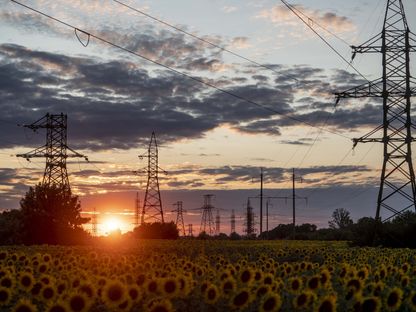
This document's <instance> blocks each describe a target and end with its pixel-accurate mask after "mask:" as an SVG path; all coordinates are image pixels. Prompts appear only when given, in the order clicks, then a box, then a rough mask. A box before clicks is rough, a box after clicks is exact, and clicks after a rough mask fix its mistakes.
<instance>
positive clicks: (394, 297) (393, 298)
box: [385, 287, 403, 311]
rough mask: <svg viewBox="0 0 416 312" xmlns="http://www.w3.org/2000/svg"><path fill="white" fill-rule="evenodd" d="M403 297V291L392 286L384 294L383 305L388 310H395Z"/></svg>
mask: <svg viewBox="0 0 416 312" xmlns="http://www.w3.org/2000/svg"><path fill="white" fill-rule="evenodd" d="M402 299H403V291H402V290H401V289H400V288H398V287H394V288H392V289H390V291H389V292H388V293H387V295H386V296H385V307H386V309H387V310H388V311H397V310H398V309H399V308H400V306H401V304H402Z"/></svg>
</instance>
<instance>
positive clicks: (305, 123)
mask: <svg viewBox="0 0 416 312" xmlns="http://www.w3.org/2000/svg"><path fill="white" fill-rule="evenodd" d="M10 1H11V2H13V3H16V4H18V5H20V6H22V7H24V8H26V9H28V10H31V11H32V12H35V13H37V14H40V15H42V16H44V17H47V18H49V19H51V20H54V21H55V22H58V23H60V24H62V25H64V26H67V27H69V28H72V29H74V30H78V31H79V32H82V33H84V34H85V35H87V36H89V37H91V38H95V39H97V40H98V41H101V42H103V43H106V44H108V45H110V46H112V47H114V48H117V49H120V50H122V51H124V52H127V53H130V54H132V55H135V56H137V57H140V58H142V59H144V60H146V61H148V62H150V63H153V64H155V65H158V66H160V67H163V68H165V69H167V70H169V71H172V72H174V73H176V74H178V75H181V76H184V77H187V78H189V79H191V80H194V81H196V82H199V83H201V84H204V85H206V86H208V87H210V88H212V89H215V90H217V91H220V92H222V93H224V94H228V95H229V96H232V97H234V98H236V99H239V100H241V101H244V102H247V103H249V104H252V105H255V106H257V107H261V108H263V109H264V110H267V111H269V112H272V113H274V114H277V115H279V116H282V117H284V118H287V119H290V120H292V121H294V122H297V123H302V124H304V125H307V126H309V127H312V128H316V129H320V130H322V131H325V132H328V133H331V134H334V135H337V136H339V137H343V138H345V139H348V140H350V138H349V137H348V136H346V135H344V134H342V133H340V132H337V131H332V130H329V129H324V128H322V127H318V126H315V125H313V124H311V123H310V122H307V121H305V120H302V119H300V118H298V117H294V116H291V115H288V114H285V113H282V112H280V111H277V110H275V109H273V108H270V107H268V106H265V105H263V104H260V103H257V102H255V101H253V100H250V99H247V98H245V97H243V96H240V95H238V94H235V93H232V92H230V91H227V90H225V89H222V88H220V87H218V86H216V85H214V84H212V83H209V82H206V81H204V80H202V79H200V78H197V77H194V76H191V75H189V74H186V73H184V72H181V71H179V70H177V69H174V68H172V67H170V66H168V65H165V64H163V63H160V62H159V61H156V60H153V59H151V58H149V57H146V56H144V55H141V54H139V53H137V52H135V51H133V50H131V49H129V48H126V47H123V46H121V45H119V44H116V43H114V42H111V41H109V40H107V39H105V38H102V37H100V36H98V35H95V34H93V33H90V32H87V31H85V30H83V29H81V28H79V27H75V26H73V25H71V24H69V23H67V22H64V21H62V20H60V19H58V18H56V17H53V16H51V15H48V14H46V13H44V12H41V11H39V10H37V9H34V8H32V7H30V6H28V5H25V4H23V3H21V2H19V1H16V0H10Z"/></svg>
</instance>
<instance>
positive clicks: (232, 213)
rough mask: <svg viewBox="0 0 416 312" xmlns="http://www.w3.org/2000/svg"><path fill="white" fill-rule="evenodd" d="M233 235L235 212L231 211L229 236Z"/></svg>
mask: <svg viewBox="0 0 416 312" xmlns="http://www.w3.org/2000/svg"><path fill="white" fill-rule="evenodd" d="M232 233H235V211H234V209H233V210H231V234H232Z"/></svg>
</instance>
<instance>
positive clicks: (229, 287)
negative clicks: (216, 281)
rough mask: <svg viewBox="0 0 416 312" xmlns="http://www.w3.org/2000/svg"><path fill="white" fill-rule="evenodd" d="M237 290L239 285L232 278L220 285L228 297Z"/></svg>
mask: <svg viewBox="0 0 416 312" xmlns="http://www.w3.org/2000/svg"><path fill="white" fill-rule="evenodd" d="M236 288H237V283H236V281H235V280H234V279H233V278H232V277H229V278H227V279H226V280H223V281H222V282H221V284H220V289H221V292H222V293H223V294H225V295H226V296H227V295H229V294H231V293H232V292H234V291H235V290H236Z"/></svg>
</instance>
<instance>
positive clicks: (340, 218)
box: [328, 208, 353, 229]
mask: <svg viewBox="0 0 416 312" xmlns="http://www.w3.org/2000/svg"><path fill="white" fill-rule="evenodd" d="M328 224H329V227H330V228H331V229H347V228H349V227H351V225H352V224H353V221H352V219H351V217H350V213H349V211H348V210H346V209H344V208H337V209H335V210H334V212H333V213H332V220H331V221H329V222H328Z"/></svg>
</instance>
